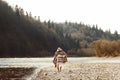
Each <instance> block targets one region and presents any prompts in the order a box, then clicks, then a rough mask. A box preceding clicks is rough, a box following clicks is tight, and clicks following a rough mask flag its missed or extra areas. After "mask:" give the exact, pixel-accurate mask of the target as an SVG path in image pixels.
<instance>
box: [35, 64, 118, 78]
mask: <svg viewBox="0 0 120 80" xmlns="http://www.w3.org/2000/svg"><path fill="white" fill-rule="evenodd" d="M35 80H120V63H66V64H65V65H64V66H63V69H62V71H61V72H57V69H56V68H55V67H54V66H51V67H47V68H43V69H42V70H41V71H40V72H39V74H38V76H37V77H36V79H35Z"/></svg>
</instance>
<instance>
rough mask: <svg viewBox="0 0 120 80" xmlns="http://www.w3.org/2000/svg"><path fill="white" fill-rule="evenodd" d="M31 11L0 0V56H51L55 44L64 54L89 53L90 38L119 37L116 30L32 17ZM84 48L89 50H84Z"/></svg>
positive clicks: (113, 38)
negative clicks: (86, 51)
mask: <svg viewBox="0 0 120 80" xmlns="http://www.w3.org/2000/svg"><path fill="white" fill-rule="evenodd" d="M31 15H32V13H28V12H25V11H24V10H23V9H22V8H20V7H18V6H16V7H15V9H13V8H11V7H10V6H9V5H8V4H7V3H6V2H4V1H1V0H0V57H43V56H53V55H54V51H55V50H56V48H57V47H61V48H63V50H65V51H66V52H67V53H68V55H77V56H91V55H94V53H93V51H91V49H92V48H90V44H91V43H92V42H93V41H94V40H96V39H101V38H106V39H109V40H116V39H119V38H120V36H119V34H118V33H117V32H115V34H112V33H111V32H110V31H106V32H104V31H103V30H102V29H98V27H97V25H95V26H93V27H91V26H89V25H85V24H82V23H71V22H67V21H66V22H65V23H55V22H53V21H50V20H49V21H44V22H41V21H40V18H39V16H38V17H36V16H35V17H34V18H33V17H32V16H31ZM86 49H87V50H88V52H89V51H91V52H92V54H91V53H90V54H89V53H87V54H88V55H86V54H84V53H85V52H83V51H85V50H86ZM81 53H82V54H81Z"/></svg>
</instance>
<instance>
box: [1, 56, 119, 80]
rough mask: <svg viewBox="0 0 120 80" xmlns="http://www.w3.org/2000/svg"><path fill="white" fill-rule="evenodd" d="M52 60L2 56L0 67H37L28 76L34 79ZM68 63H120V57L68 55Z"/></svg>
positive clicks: (50, 58)
mask: <svg viewBox="0 0 120 80" xmlns="http://www.w3.org/2000/svg"><path fill="white" fill-rule="evenodd" d="M52 60H53V57H49V58H48V57H45V58H0V67H36V70H35V71H34V73H33V75H31V76H30V77H29V78H27V80H32V79H34V78H35V77H36V76H37V74H38V72H39V71H40V70H41V69H42V68H43V67H47V66H52V65H53V63H52ZM68 63H120V58H119V57H117V58H98V57H68Z"/></svg>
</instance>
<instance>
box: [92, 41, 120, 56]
mask: <svg viewBox="0 0 120 80" xmlns="http://www.w3.org/2000/svg"><path fill="white" fill-rule="evenodd" d="M94 45H95V53H96V56H98V57H111V56H112V57H116V56H119V55H120V40H114V41H110V40H106V39H104V40H103V39H101V40H97V41H95V43H94Z"/></svg>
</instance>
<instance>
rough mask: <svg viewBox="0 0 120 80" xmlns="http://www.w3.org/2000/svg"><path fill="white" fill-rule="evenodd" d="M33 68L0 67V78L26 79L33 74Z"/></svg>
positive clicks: (5, 79) (0, 79)
mask: <svg viewBox="0 0 120 80" xmlns="http://www.w3.org/2000/svg"><path fill="white" fill-rule="evenodd" d="M34 70H35V68H33V67H30V68H25V67H6V68H0V80H27V79H26V78H27V77H29V76H30V75H32V74H33V72H34Z"/></svg>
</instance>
